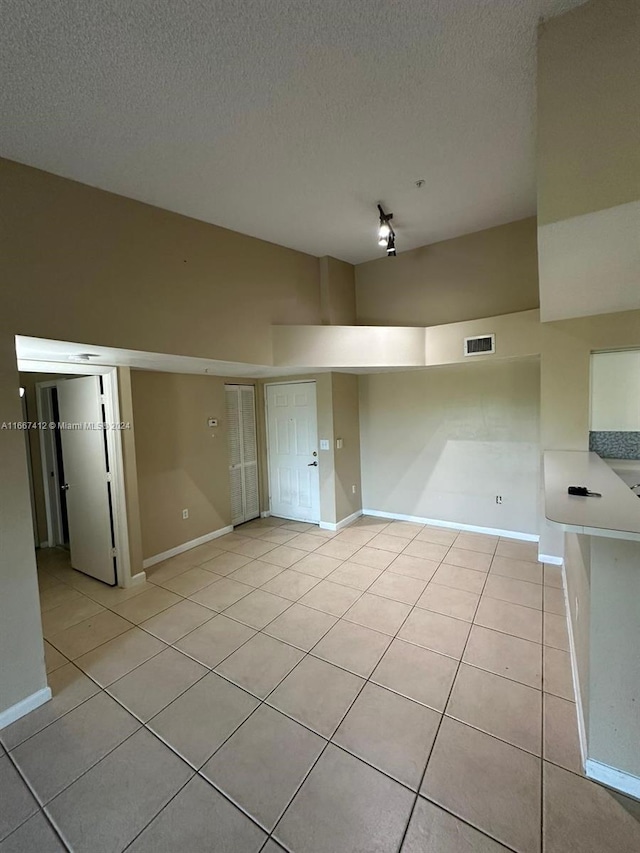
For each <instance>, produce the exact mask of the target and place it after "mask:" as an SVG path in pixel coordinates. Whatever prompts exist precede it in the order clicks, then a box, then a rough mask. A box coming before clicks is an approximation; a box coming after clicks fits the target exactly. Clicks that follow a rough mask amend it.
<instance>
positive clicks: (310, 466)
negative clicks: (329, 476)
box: [307, 462, 318, 468]
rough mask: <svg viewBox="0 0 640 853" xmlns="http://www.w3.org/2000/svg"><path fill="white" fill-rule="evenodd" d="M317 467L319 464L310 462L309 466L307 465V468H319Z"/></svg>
mask: <svg viewBox="0 0 640 853" xmlns="http://www.w3.org/2000/svg"><path fill="white" fill-rule="evenodd" d="M317 467H318V463H317V462H309V464H308V465H307V468H317Z"/></svg>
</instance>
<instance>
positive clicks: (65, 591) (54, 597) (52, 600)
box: [40, 583, 82, 613]
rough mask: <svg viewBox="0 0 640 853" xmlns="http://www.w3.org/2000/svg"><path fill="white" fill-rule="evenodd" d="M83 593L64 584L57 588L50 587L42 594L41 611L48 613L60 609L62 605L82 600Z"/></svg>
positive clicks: (57, 585) (56, 586)
mask: <svg viewBox="0 0 640 853" xmlns="http://www.w3.org/2000/svg"><path fill="white" fill-rule="evenodd" d="M81 595H82V593H80V592H78V590H77V589H73V587H71V586H67V585H66V584H63V583H58V584H56V585H55V586H51V587H49V589H45V590H43V591H42V592H41V593H40V610H41V611H42V613H46V612H47V610H51V609H52V608H54V607H59V606H60V605H61V604H67V603H68V602H69V601H74V599H76V598H80V596H81Z"/></svg>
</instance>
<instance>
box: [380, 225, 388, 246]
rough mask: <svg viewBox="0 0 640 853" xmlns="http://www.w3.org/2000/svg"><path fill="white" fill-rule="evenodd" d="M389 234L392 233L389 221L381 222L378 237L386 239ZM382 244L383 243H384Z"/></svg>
mask: <svg viewBox="0 0 640 853" xmlns="http://www.w3.org/2000/svg"><path fill="white" fill-rule="evenodd" d="M389 234H391V228H389V223H388V222H381V223H380V228H379V229H378V237H379V238H380V240H386V239H387V237H388V236H389ZM380 245H382V243H381V244H380Z"/></svg>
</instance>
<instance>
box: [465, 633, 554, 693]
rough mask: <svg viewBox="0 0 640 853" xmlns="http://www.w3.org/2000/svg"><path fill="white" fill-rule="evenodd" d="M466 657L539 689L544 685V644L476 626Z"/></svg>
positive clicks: (480, 665)
mask: <svg viewBox="0 0 640 853" xmlns="http://www.w3.org/2000/svg"><path fill="white" fill-rule="evenodd" d="M462 659H463V661H464V662H465V663H469V664H472V665H473V666H477V667H480V669H486V670H487V671H488V672H494V673H496V675H502V676H504V677H505V678H512V679H513V680H514V681H519V682H520V683H521V684H527V685H528V686H529V687H535V688H536V689H537V690H540V689H541V688H542V646H541V645H540V644H539V643H532V642H530V641H529V640H522V639H520V637H513V636H511V635H510V634H503V633H502V632H500V631H492V630H491V629H490V628H483V627H481V626H480V625H474V626H473V627H472V628H471V634H470V635H469V640H468V642H467V647H466V648H465V650H464V656H463V658H462Z"/></svg>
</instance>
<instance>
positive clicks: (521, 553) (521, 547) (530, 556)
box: [496, 539, 538, 563]
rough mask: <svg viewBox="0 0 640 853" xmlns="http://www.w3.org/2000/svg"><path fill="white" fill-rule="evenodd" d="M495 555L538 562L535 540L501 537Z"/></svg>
mask: <svg viewBox="0 0 640 853" xmlns="http://www.w3.org/2000/svg"><path fill="white" fill-rule="evenodd" d="M496 556H498V557H509V559H511V560H528V561H529V562H530V563H537V562H538V543H537V542H518V540H516V539H501V540H500V541H499V542H498V547H497V548H496Z"/></svg>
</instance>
